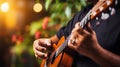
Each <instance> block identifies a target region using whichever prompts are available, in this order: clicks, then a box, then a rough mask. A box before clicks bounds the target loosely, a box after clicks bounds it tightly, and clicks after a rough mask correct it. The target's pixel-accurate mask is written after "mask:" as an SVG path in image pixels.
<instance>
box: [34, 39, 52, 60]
mask: <svg viewBox="0 0 120 67" xmlns="http://www.w3.org/2000/svg"><path fill="white" fill-rule="evenodd" d="M51 46H52V44H51V40H50V39H38V40H35V41H34V43H33V51H34V53H35V56H36V57H37V58H42V59H46V58H47V51H48V49H49V48H50V47H51Z"/></svg>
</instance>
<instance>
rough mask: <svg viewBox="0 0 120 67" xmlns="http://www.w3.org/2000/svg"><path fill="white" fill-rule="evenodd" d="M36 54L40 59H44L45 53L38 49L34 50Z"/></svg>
mask: <svg viewBox="0 0 120 67" xmlns="http://www.w3.org/2000/svg"><path fill="white" fill-rule="evenodd" d="M36 56H37V57H39V58H42V59H46V58H47V53H43V52H40V51H36Z"/></svg>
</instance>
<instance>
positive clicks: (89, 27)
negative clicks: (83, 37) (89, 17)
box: [86, 23, 93, 33]
mask: <svg viewBox="0 0 120 67" xmlns="http://www.w3.org/2000/svg"><path fill="white" fill-rule="evenodd" d="M86 30H87V31H88V32H90V33H93V29H92V27H91V25H90V23H88V24H87V25H86Z"/></svg>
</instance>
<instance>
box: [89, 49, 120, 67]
mask: <svg viewBox="0 0 120 67" xmlns="http://www.w3.org/2000/svg"><path fill="white" fill-rule="evenodd" d="M90 58H91V59H92V60H93V61H95V62H96V63H97V64H99V65H100V66H101V67H120V56H118V55H116V54H113V53H112V52H110V51H108V50H106V49H104V48H102V47H97V48H96V50H95V51H94V53H93V52H92V53H91V55H90Z"/></svg>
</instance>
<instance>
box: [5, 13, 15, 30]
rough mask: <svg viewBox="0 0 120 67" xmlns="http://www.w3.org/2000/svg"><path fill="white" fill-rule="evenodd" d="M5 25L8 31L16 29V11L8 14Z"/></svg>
mask: <svg viewBox="0 0 120 67" xmlns="http://www.w3.org/2000/svg"><path fill="white" fill-rule="evenodd" d="M5 21H6V22H5V25H6V27H7V29H14V27H15V25H16V16H15V11H10V12H8V13H7V14H6V18H5Z"/></svg>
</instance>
